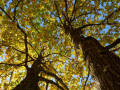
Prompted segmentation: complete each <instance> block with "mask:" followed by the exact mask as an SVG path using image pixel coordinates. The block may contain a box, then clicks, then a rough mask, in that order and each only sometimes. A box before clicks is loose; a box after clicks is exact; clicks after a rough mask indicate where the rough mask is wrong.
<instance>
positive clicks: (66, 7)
mask: <svg viewBox="0 0 120 90" xmlns="http://www.w3.org/2000/svg"><path fill="white" fill-rule="evenodd" d="M64 2H65V12H66V17H67V18H68V6H67V0H64Z"/></svg>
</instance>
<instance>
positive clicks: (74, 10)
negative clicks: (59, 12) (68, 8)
mask: <svg viewBox="0 0 120 90" xmlns="http://www.w3.org/2000/svg"><path fill="white" fill-rule="evenodd" d="M76 2H77V0H75V3H74V9H73V11H72V16H73V14H74V13H75V12H76V11H77V10H78V9H79V8H81V7H83V5H84V4H85V3H86V2H87V0H86V1H84V2H83V4H82V5H80V6H79V7H78V8H76V7H75V5H76ZM74 18H75V15H74Z"/></svg>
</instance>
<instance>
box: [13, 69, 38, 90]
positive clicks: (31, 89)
mask: <svg viewBox="0 0 120 90" xmlns="http://www.w3.org/2000/svg"><path fill="white" fill-rule="evenodd" d="M38 78H39V77H38V72H36V70H34V69H33V70H32V69H31V70H30V69H29V72H28V73H27V76H26V77H25V79H24V80H23V81H21V82H20V84H18V85H17V86H16V87H15V88H14V89H13V90H40V88H39V87H38V82H39V79H38Z"/></svg>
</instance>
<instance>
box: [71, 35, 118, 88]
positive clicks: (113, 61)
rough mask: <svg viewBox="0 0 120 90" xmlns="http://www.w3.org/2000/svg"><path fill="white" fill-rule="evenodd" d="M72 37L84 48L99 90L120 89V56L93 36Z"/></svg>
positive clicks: (76, 43)
mask: <svg viewBox="0 0 120 90" xmlns="http://www.w3.org/2000/svg"><path fill="white" fill-rule="evenodd" d="M71 38H72V40H73V42H74V43H75V45H77V46H78V47H79V48H81V49H82V51H83V54H84V55H85V60H86V62H88V66H89V67H90V73H91V76H93V77H94V78H95V82H98V86H99V89H98V90H120V58H119V57H118V56H116V55H115V54H114V53H112V52H110V51H108V50H106V49H105V47H103V46H102V45H101V44H100V43H99V42H98V41H97V40H96V39H95V38H93V37H87V38H85V37H84V36H76V37H75V36H74V37H72V36H71Z"/></svg>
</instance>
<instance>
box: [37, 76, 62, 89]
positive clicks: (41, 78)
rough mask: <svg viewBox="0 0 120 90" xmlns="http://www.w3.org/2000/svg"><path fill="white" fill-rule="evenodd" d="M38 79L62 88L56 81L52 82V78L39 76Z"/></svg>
mask: <svg viewBox="0 0 120 90" xmlns="http://www.w3.org/2000/svg"><path fill="white" fill-rule="evenodd" d="M39 80H40V81H45V82H47V83H51V84H53V85H55V86H57V87H58V88H60V89H61V90H64V88H62V87H61V86H60V85H59V84H57V83H56V82H54V81H52V80H48V79H46V78H43V77H42V76H39Z"/></svg>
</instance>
